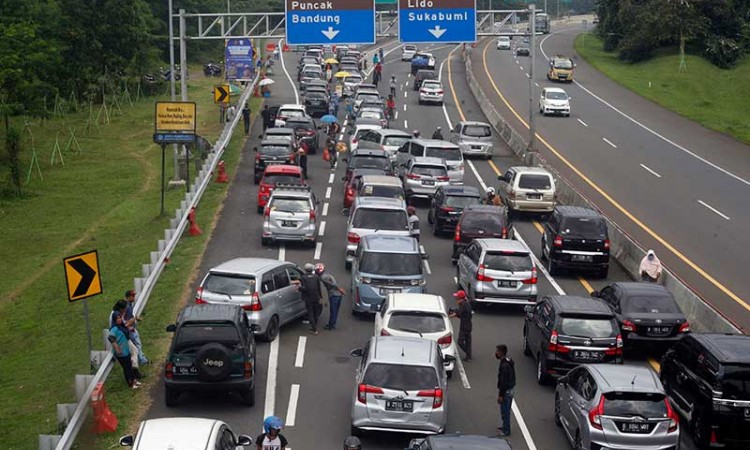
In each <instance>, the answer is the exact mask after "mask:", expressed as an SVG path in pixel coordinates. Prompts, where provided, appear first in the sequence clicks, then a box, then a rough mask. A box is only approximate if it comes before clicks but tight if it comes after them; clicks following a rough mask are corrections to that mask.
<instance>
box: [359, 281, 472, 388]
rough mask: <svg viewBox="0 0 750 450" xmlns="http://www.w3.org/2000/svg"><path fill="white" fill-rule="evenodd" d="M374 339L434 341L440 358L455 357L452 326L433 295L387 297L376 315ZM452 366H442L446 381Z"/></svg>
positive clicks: (443, 305)
mask: <svg viewBox="0 0 750 450" xmlns="http://www.w3.org/2000/svg"><path fill="white" fill-rule="evenodd" d="M374 331H375V336H409V337H421V338H424V339H429V340H431V341H435V342H437V343H438V345H439V346H440V350H441V351H442V352H443V355H451V356H453V357H454V358H458V357H459V354H458V349H457V347H456V342H455V340H454V339H453V325H452V324H451V321H450V318H448V307H447V306H446V304H445V300H443V297H441V296H439V295H434V294H404V293H400V294H390V295H388V297H386V299H385V300H384V301H383V303H382V305H381V307H380V311H378V313H377V314H375V330H374ZM453 366H454V363H453V362H451V363H449V364H447V365H446V366H445V371H446V372H447V375H448V378H450V377H451V375H452V373H453Z"/></svg>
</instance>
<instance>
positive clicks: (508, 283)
mask: <svg viewBox="0 0 750 450" xmlns="http://www.w3.org/2000/svg"><path fill="white" fill-rule="evenodd" d="M517 285H518V282H517V281H515V280H497V287H501V288H514V287H516V286H517Z"/></svg>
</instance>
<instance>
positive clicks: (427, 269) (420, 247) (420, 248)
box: [419, 245, 432, 275]
mask: <svg viewBox="0 0 750 450" xmlns="http://www.w3.org/2000/svg"><path fill="white" fill-rule="evenodd" d="M419 251H421V252H422V254H424V253H427V252H425V251H424V245H420V246H419ZM422 265H424V270H425V272H427V275H432V270H431V269H430V262H429V261H427V260H426V259H423V260H422Z"/></svg>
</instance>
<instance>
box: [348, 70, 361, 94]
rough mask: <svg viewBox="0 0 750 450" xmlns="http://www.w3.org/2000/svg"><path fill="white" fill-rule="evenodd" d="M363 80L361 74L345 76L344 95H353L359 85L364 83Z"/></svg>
mask: <svg viewBox="0 0 750 450" xmlns="http://www.w3.org/2000/svg"><path fill="white" fill-rule="evenodd" d="M363 81H364V79H363V78H362V75H359V74H354V73H353V74H351V75H349V76H348V77H344V95H352V94H353V93H354V90H355V89H356V88H357V86H359V85H360V84H362V82H363Z"/></svg>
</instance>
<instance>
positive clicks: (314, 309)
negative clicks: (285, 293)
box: [300, 263, 323, 334]
mask: <svg viewBox="0 0 750 450" xmlns="http://www.w3.org/2000/svg"><path fill="white" fill-rule="evenodd" d="M314 270H315V266H313V265H312V264H310V263H308V264H305V274H304V275H302V280H301V283H300V292H301V294H302V300H304V302H305V307H306V308H307V320H309V321H310V331H311V332H312V334H318V319H320V313H322V312H323V305H322V304H321V303H320V300H321V299H322V298H323V289H321V286H320V283H321V282H320V277H319V276H318V275H317V274H316V273H315V272H314Z"/></svg>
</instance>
